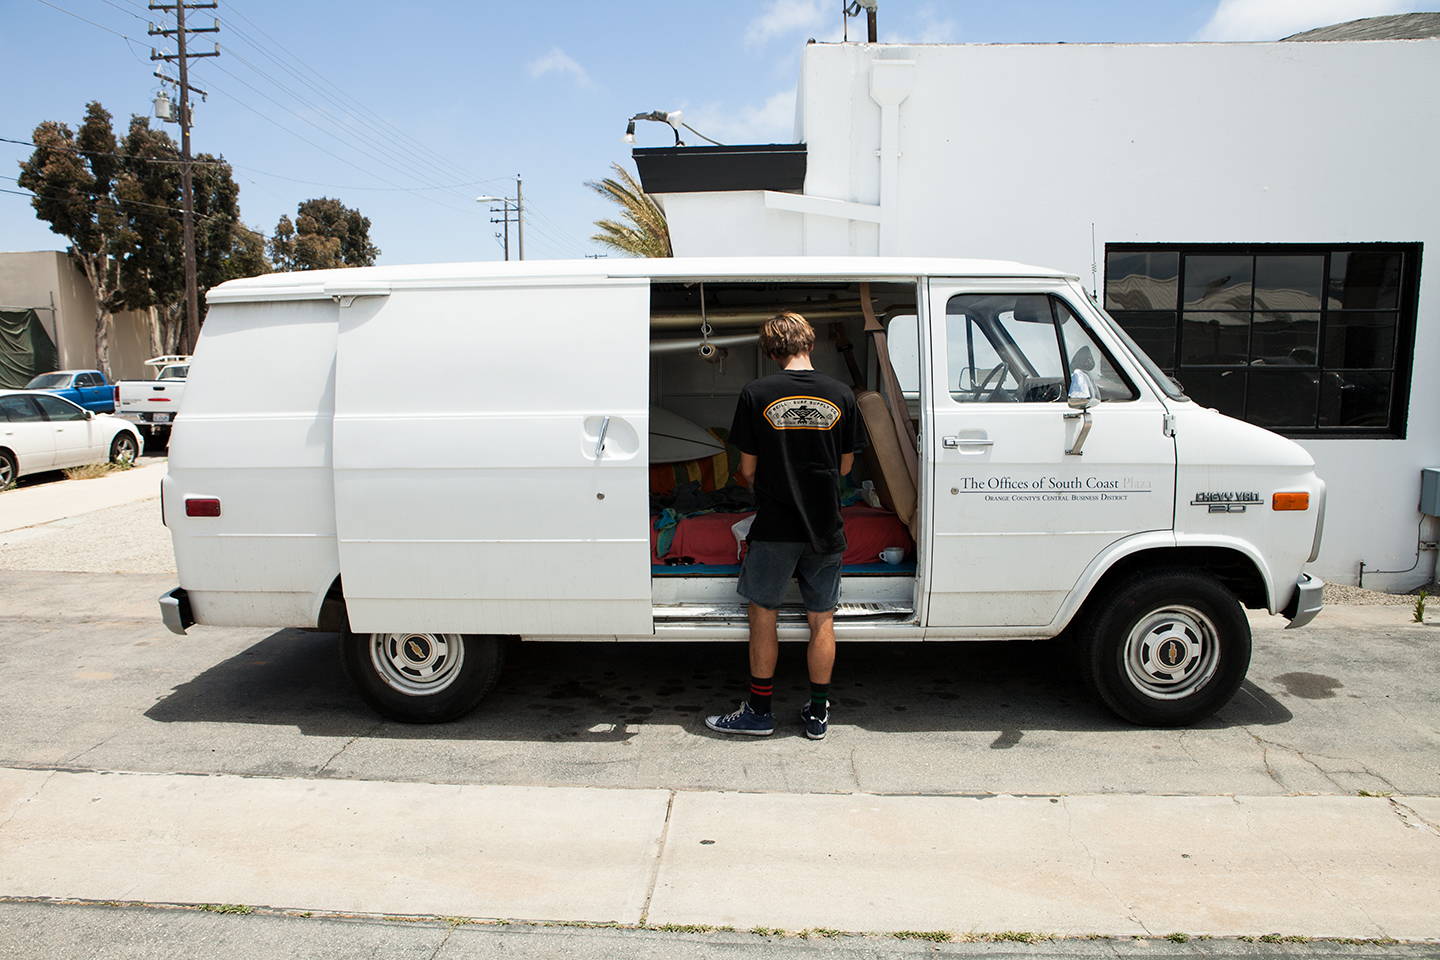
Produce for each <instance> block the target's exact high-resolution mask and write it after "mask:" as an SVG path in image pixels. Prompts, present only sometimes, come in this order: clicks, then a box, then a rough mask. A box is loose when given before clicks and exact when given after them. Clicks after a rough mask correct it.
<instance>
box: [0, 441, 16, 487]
mask: <svg viewBox="0 0 1440 960" xmlns="http://www.w3.org/2000/svg"><path fill="white" fill-rule="evenodd" d="M19 478H20V461H19V460H16V459H15V454H13V453H11V452H10V451H9V450H0V490H8V489H10V488H11V487H13V486H15V481H16V480H18V479H19Z"/></svg>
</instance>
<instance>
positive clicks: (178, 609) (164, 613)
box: [160, 587, 195, 637]
mask: <svg viewBox="0 0 1440 960" xmlns="http://www.w3.org/2000/svg"><path fill="white" fill-rule="evenodd" d="M160 619H161V620H162V621H164V623H165V628H166V629H167V630H169V631H170V632H171V633H178V634H180V635H181V636H182V637H183V636H184V635H185V628H186V627H193V626H195V614H193V613H191V612H190V595H189V594H188V593H186V592H185V588H184V587H176V588H175V589H174V590H171V591H170V592H168V593H162V594H161V595H160Z"/></svg>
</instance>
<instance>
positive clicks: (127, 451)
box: [110, 430, 140, 463]
mask: <svg viewBox="0 0 1440 960" xmlns="http://www.w3.org/2000/svg"><path fill="white" fill-rule="evenodd" d="M139 455H140V444H139V443H137V442H136V440H135V435H134V434H133V433H131V432H130V431H129V430H121V431H120V432H119V433H117V434H115V439H114V440H111V441H110V462H111V463H134V462H135V458H136V457H138V456H139Z"/></svg>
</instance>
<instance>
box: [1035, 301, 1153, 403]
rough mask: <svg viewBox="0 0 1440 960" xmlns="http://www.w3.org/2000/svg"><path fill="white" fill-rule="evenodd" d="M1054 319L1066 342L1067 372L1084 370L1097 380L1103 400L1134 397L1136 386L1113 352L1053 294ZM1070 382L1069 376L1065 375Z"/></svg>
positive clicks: (1061, 337)
mask: <svg viewBox="0 0 1440 960" xmlns="http://www.w3.org/2000/svg"><path fill="white" fill-rule="evenodd" d="M1050 302H1051V304H1052V305H1053V306H1054V307H1055V320H1056V323H1057V324H1058V326H1059V328H1060V340H1061V342H1062V343H1064V344H1065V363H1066V365H1067V371H1068V372H1069V373H1074V372H1075V371H1076V370H1084V371H1085V372H1086V373H1088V374H1089V375H1090V379H1091V380H1093V381H1095V389H1096V391H1097V392H1098V393H1099V395H1100V399H1101V400H1134V399H1135V388H1134V387H1132V386H1131V385H1130V382H1129V381H1128V380H1127V379H1126V378H1125V374H1123V373H1121V372H1120V370H1119V368H1118V367H1116V366H1115V362H1114V361H1113V360H1111V359H1110V355H1109V354H1108V353H1106V352H1105V350H1104V349H1103V348H1102V347H1101V346H1100V344H1098V343H1096V342H1095V338H1094V337H1092V336H1091V335H1090V331H1089V330H1086V329H1085V325H1084V324H1083V323H1081V322H1080V319H1079V318H1078V317H1076V316H1075V314H1074V312H1073V311H1072V310H1071V309H1070V307H1069V305H1068V304H1066V303H1065V301H1064V300H1060V299H1059V298H1055V297H1052V298H1051V300H1050ZM1065 381H1066V383H1069V377H1068V376H1067V377H1066V378H1065Z"/></svg>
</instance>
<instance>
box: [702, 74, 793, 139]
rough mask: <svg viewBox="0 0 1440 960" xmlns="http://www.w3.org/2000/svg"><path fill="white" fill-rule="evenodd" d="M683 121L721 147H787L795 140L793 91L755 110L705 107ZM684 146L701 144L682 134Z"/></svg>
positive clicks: (783, 92) (771, 97)
mask: <svg viewBox="0 0 1440 960" xmlns="http://www.w3.org/2000/svg"><path fill="white" fill-rule="evenodd" d="M685 114H686V116H685V119H686V121H687V122H688V123H689V124H690V125H691V126H693V127H694V128H695V129H696V130H699V131H700V132H701V133H703V134H705V135H706V136H707V137H714V138H715V139H716V140H719V141H720V142H721V143H790V142H791V141H792V140H794V138H795V90H794V88H793V87H792V88H791V89H789V90H781V91H780V92H779V93H776V94H773V95H772V96H770V97H767V98H766V99H765V102H764V103H762V104H760V105H758V106H747V107H740V108H739V109H733V108H726V107H719V106H706V107H698V108H696V109H694V110H687V111H685ZM681 136H683V137H685V142H686V143H689V144H691V145H692V146H693V145H696V144H703V143H704V141H702V140H700V139H699V138H697V137H695V136H692V135H690V134H689V133H685V132H682V134H681Z"/></svg>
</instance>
